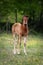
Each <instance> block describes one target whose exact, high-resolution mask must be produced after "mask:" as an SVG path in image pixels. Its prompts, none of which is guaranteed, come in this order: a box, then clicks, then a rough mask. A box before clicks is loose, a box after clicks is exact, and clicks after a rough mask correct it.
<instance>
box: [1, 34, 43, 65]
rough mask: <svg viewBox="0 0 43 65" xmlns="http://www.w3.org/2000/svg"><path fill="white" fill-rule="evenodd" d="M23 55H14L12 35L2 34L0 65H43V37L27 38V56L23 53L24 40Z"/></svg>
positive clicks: (32, 36) (30, 36)
mask: <svg viewBox="0 0 43 65" xmlns="http://www.w3.org/2000/svg"><path fill="white" fill-rule="evenodd" d="M21 43H22V44H21V54H20V55H18V54H16V55H14V54H13V46H14V45H13V37H12V34H7V33H2V34H0V65H43V37H42V35H32V34H30V35H29V36H28V38H27V43H26V44H27V55H25V54H24V52H23V39H22V42H21Z"/></svg>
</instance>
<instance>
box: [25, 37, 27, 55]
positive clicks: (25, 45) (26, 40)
mask: <svg viewBox="0 0 43 65" xmlns="http://www.w3.org/2000/svg"><path fill="white" fill-rule="evenodd" d="M26 38H27V37H24V53H25V55H27V52H26V41H27V40H26Z"/></svg>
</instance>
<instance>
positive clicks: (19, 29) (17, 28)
mask: <svg viewBox="0 0 43 65" xmlns="http://www.w3.org/2000/svg"><path fill="white" fill-rule="evenodd" d="M12 33H13V34H15V33H16V34H17V35H21V36H25V35H27V28H26V27H25V26H23V25H22V24H21V23H15V24H13V26H12Z"/></svg>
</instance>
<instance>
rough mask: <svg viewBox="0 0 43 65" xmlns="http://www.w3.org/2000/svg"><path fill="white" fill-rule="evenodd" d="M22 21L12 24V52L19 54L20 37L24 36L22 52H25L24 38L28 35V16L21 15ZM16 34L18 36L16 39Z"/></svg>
mask: <svg viewBox="0 0 43 65" xmlns="http://www.w3.org/2000/svg"><path fill="white" fill-rule="evenodd" d="M22 22H23V23H22V24H21V23H15V24H13V26H12V35H13V38H14V51H13V52H14V54H16V53H18V54H20V45H21V37H22V36H24V53H25V55H27V52H26V38H27V35H28V16H23V21H22ZM16 36H18V38H17V39H16Z"/></svg>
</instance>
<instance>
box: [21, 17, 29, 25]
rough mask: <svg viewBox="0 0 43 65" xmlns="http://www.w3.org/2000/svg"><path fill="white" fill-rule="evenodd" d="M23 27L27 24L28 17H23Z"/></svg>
mask: <svg viewBox="0 0 43 65" xmlns="http://www.w3.org/2000/svg"><path fill="white" fill-rule="evenodd" d="M22 22H23V25H27V24H28V16H23V21H22Z"/></svg>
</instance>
